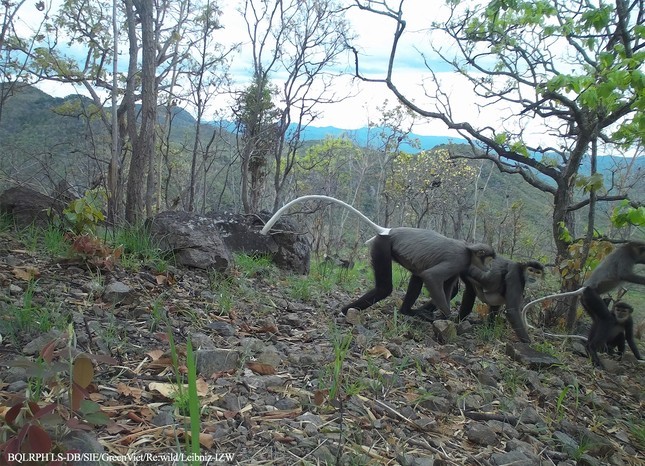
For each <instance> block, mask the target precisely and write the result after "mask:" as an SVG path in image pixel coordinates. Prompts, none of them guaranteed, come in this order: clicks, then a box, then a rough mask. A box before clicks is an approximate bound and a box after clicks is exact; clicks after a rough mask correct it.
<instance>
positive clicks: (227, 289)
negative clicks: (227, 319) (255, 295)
mask: <svg viewBox="0 0 645 466" xmlns="http://www.w3.org/2000/svg"><path fill="white" fill-rule="evenodd" d="M208 279H209V283H210V288H211V290H212V291H213V294H214V295H215V299H216V301H217V304H218V305H219V312H220V315H228V314H229V313H230V312H231V309H233V303H234V302H235V298H234V297H235V295H236V292H239V286H238V282H237V281H236V280H235V279H234V277H232V276H230V275H226V274H224V273H221V272H212V273H211V274H209V276H208Z"/></svg>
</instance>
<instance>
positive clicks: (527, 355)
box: [506, 342, 560, 369]
mask: <svg viewBox="0 0 645 466" xmlns="http://www.w3.org/2000/svg"><path fill="white" fill-rule="evenodd" d="M506 354H507V355H508V356H510V357H511V358H512V359H514V360H515V361H517V362H519V363H521V364H524V365H526V366H528V367H530V368H532V369H539V368H543V367H549V366H552V365H554V364H560V361H558V360H557V359H556V358H554V357H553V356H551V355H548V354H546V353H541V352H539V351H537V350H534V349H533V348H531V346H530V345H529V344H528V343H512V342H509V343H507V345H506Z"/></svg>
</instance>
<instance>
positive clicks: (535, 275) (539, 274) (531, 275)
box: [525, 265, 544, 286]
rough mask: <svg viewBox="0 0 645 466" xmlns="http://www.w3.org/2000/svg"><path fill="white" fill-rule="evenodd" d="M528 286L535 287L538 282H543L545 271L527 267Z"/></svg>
mask: <svg viewBox="0 0 645 466" xmlns="http://www.w3.org/2000/svg"><path fill="white" fill-rule="evenodd" d="M525 274H526V277H525V278H526V284H527V285H528V286H530V285H534V284H535V283H537V282H538V281H540V280H542V278H544V271H543V270H541V269H538V268H536V267H532V266H530V265H529V266H528V267H526V271H525Z"/></svg>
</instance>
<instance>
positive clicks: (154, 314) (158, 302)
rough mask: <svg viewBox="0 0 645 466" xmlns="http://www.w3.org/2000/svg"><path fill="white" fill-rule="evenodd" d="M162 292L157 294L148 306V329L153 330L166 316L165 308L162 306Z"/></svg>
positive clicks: (155, 329)
mask: <svg viewBox="0 0 645 466" xmlns="http://www.w3.org/2000/svg"><path fill="white" fill-rule="evenodd" d="M163 296H164V293H162V294H161V295H159V296H157V297H156V298H155V300H154V301H153V302H152V306H151V307H150V331H151V332H155V331H157V328H159V326H160V325H161V323H162V322H164V321H165V320H166V318H167V315H166V308H165V307H164V302H163Z"/></svg>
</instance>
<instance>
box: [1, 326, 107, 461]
mask: <svg viewBox="0 0 645 466" xmlns="http://www.w3.org/2000/svg"><path fill="white" fill-rule="evenodd" d="M65 338H66V341H67V350H68V351H56V348H57V347H58V345H59V343H61V341H60V340H53V341H51V342H49V343H47V344H46V345H45V346H44V347H43V348H42V349H41V351H40V355H39V359H38V360H37V361H30V360H27V359H24V360H16V361H10V362H8V363H5V364H6V365H8V366H16V367H24V368H25V369H26V371H27V373H29V374H31V375H32V377H31V380H30V385H29V387H30V389H31V388H33V387H37V390H34V391H31V392H30V393H28V394H29V398H28V399H25V400H19V401H18V402H16V403H14V404H13V405H12V406H11V407H10V408H9V409H8V410H7V412H6V413H5V415H4V426H3V429H2V430H0V463H2V464H6V465H9V466H13V465H17V464H20V462H19V461H16V460H14V459H12V456H14V455H16V454H18V453H42V454H47V453H50V454H52V453H53V454H54V455H56V454H58V453H65V451H66V449H65V447H64V446H63V445H62V444H61V443H60V442H59V441H58V437H59V436H62V435H63V434H64V433H65V432H67V431H68V430H69V429H72V430H73V429H85V430H87V429H92V428H95V427H96V426H98V425H106V424H107V423H108V421H109V418H108V417H107V416H106V415H105V414H103V413H102V412H101V411H100V407H99V406H98V405H97V404H96V403H94V402H92V401H90V400H87V399H86V395H87V390H86V388H87V387H88V385H89V384H90V383H91V382H92V379H93V378H94V366H93V363H92V361H91V359H90V356H88V355H86V354H83V353H80V354H77V355H75V356H72V348H73V345H74V342H75V340H76V338H75V335H74V330H73V327H72V326H71V325H70V326H68V333H67V335H66V337H65ZM92 358H94V359H99V358H100V357H99V356H95V355H94V356H92ZM100 359H104V358H100ZM105 361H106V362H109V363H111V364H114V363H115V362H116V361H114V360H109V361H108V360H105ZM36 379H40V381H39V382H37V383H36V382H35V380H36ZM45 389H48V390H49V392H48V393H47V394H45V392H44V391H45ZM56 394H58V397H59V399H56V400H54V401H52V400H51V396H52V395H54V396H56ZM62 395H65V396H62ZM45 399H47V401H46V402H45V401H44V400H45ZM34 464H45V462H44V461H43V462H37V463H34ZM47 464H51V463H47Z"/></svg>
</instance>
